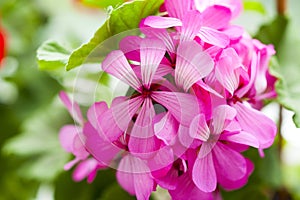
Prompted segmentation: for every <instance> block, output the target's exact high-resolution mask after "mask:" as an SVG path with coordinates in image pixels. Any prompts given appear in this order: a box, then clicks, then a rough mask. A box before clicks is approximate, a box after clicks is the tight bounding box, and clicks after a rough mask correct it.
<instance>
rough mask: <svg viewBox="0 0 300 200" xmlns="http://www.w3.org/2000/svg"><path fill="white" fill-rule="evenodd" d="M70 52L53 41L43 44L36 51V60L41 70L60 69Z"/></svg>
mask: <svg viewBox="0 0 300 200" xmlns="http://www.w3.org/2000/svg"><path fill="white" fill-rule="evenodd" d="M70 53H71V52H70V51H69V50H67V49H66V48H65V47H63V46H61V45H60V44H58V43H57V42H54V41H46V42H44V43H43V44H42V45H41V46H40V47H39V49H38V50H37V59H38V64H39V68H40V69H41V70H57V69H62V68H64V66H65V65H66V63H67V62H68V59H69V55H70Z"/></svg>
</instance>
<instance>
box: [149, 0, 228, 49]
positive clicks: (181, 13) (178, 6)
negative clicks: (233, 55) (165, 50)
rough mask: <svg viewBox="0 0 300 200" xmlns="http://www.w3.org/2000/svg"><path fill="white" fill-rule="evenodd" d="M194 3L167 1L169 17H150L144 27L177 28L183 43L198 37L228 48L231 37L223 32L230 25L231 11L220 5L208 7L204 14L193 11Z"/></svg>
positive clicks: (206, 41)
mask: <svg viewBox="0 0 300 200" xmlns="http://www.w3.org/2000/svg"><path fill="white" fill-rule="evenodd" d="M192 4H193V3H192V2H191V1H190V0H188V1H171V0H170V1H165V7H166V10H167V12H168V15H169V16H168V17H159V16H149V17H147V18H146V19H145V20H144V22H143V23H144V25H147V26H150V27H153V28H163V29H165V28H170V27H177V28H178V30H179V32H180V33H181V34H180V40H181V41H187V40H193V39H194V38H195V37H196V36H199V38H200V39H201V40H202V41H203V42H205V43H208V44H212V45H216V46H219V47H222V48H224V47H226V46H227V45H228V44H229V36H228V35H227V34H226V33H225V32H222V31H221V30H222V29H225V28H227V27H228V25H229V21H230V19H231V11H230V9H229V8H227V7H224V6H219V5H214V6H211V7H208V8H207V9H205V10H204V11H203V12H201V13H200V12H199V11H197V10H192Z"/></svg>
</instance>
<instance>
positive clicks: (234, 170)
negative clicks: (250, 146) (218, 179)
mask: <svg viewBox="0 0 300 200" xmlns="http://www.w3.org/2000/svg"><path fill="white" fill-rule="evenodd" d="M212 152H213V156H214V164H215V167H216V172H217V174H218V176H222V177H225V178H226V179H228V180H232V181H235V180H240V179H242V178H243V177H244V176H245V175H246V173H247V163H246V160H245V158H244V157H243V156H242V155H241V154H240V153H238V152H236V151H234V150H232V149H231V148H229V147H227V146H226V145H224V144H222V143H221V142H218V143H217V145H216V146H215V147H214V149H213V151H212Z"/></svg>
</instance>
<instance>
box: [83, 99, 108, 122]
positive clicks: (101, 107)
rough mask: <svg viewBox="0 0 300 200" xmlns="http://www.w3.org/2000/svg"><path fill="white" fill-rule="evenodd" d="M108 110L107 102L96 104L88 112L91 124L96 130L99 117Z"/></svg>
mask: <svg viewBox="0 0 300 200" xmlns="http://www.w3.org/2000/svg"><path fill="white" fill-rule="evenodd" d="M107 110H108V107H107V104H106V103H105V102H103V101H102V102H96V103H94V104H93V105H92V106H91V107H90V108H89V110H88V112H87V118H88V120H89V122H90V123H91V124H92V125H93V126H94V127H95V128H96V127H98V117H99V115H102V114H103V113H104V112H106V111H107Z"/></svg>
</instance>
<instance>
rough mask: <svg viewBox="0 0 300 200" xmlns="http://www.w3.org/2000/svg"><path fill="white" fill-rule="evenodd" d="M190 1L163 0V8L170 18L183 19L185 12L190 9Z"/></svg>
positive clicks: (191, 2) (191, 3)
mask: <svg viewBox="0 0 300 200" xmlns="http://www.w3.org/2000/svg"><path fill="white" fill-rule="evenodd" d="M192 5H193V1H192V0H185V1H182V0H165V7H166V10H167V11H168V15H169V16H170V17H175V18H178V19H183V18H184V16H185V14H186V13H187V11H189V10H191V9H192Z"/></svg>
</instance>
